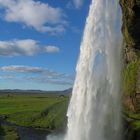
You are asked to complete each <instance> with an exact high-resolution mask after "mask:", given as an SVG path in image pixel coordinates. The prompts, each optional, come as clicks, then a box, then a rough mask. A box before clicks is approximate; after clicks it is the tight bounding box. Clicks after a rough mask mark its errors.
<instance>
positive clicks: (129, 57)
mask: <svg viewBox="0 0 140 140" xmlns="http://www.w3.org/2000/svg"><path fill="white" fill-rule="evenodd" d="M120 4H121V7H122V13H123V26H122V33H123V36H124V42H125V47H124V60H125V65H124V75H123V79H124V80H123V103H124V114H125V121H126V122H127V129H126V130H127V133H126V137H125V140H139V139H140V0H120Z"/></svg>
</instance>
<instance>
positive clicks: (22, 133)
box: [0, 118, 50, 140]
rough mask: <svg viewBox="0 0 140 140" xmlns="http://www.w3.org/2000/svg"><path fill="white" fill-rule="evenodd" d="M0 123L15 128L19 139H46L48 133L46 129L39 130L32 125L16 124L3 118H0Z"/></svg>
mask: <svg viewBox="0 0 140 140" xmlns="http://www.w3.org/2000/svg"><path fill="white" fill-rule="evenodd" d="M0 123H1V124H3V125H8V126H12V127H14V128H16V129H17V132H18V135H19V137H20V140H46V136H47V135H48V134H50V132H49V131H48V130H40V129H35V128H32V127H24V126H18V125H16V124H13V123H10V122H7V121H6V120H5V119H3V118H0Z"/></svg>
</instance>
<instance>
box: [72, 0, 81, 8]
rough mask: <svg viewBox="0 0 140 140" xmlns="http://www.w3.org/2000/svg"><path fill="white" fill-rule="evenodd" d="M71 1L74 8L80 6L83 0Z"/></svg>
mask: <svg viewBox="0 0 140 140" xmlns="http://www.w3.org/2000/svg"><path fill="white" fill-rule="evenodd" d="M73 3H74V5H75V7H76V8H80V7H81V6H82V4H83V0H73Z"/></svg>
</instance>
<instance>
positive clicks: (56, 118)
mask: <svg viewBox="0 0 140 140" xmlns="http://www.w3.org/2000/svg"><path fill="white" fill-rule="evenodd" d="M67 104H68V97H59V96H56V95H28V96H27V95H11V96H9V97H8V96H5V95H1V96H0V115H1V116H2V115H3V116H6V118H7V120H8V121H10V122H12V123H15V124H17V125H21V126H32V127H37V128H48V129H58V128H60V127H62V125H63V122H65V120H66V118H65V116H66V110H67Z"/></svg>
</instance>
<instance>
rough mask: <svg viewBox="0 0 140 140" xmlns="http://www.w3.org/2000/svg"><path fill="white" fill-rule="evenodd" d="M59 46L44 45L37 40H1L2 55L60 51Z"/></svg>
mask: <svg viewBox="0 0 140 140" xmlns="http://www.w3.org/2000/svg"><path fill="white" fill-rule="evenodd" d="M58 52H59V48H58V47H56V46H53V45H49V46H42V45H40V44H39V42H37V41H36V40H32V39H24V40H10V41H0V56H19V55H28V56H32V55H34V54H37V53H58Z"/></svg>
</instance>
